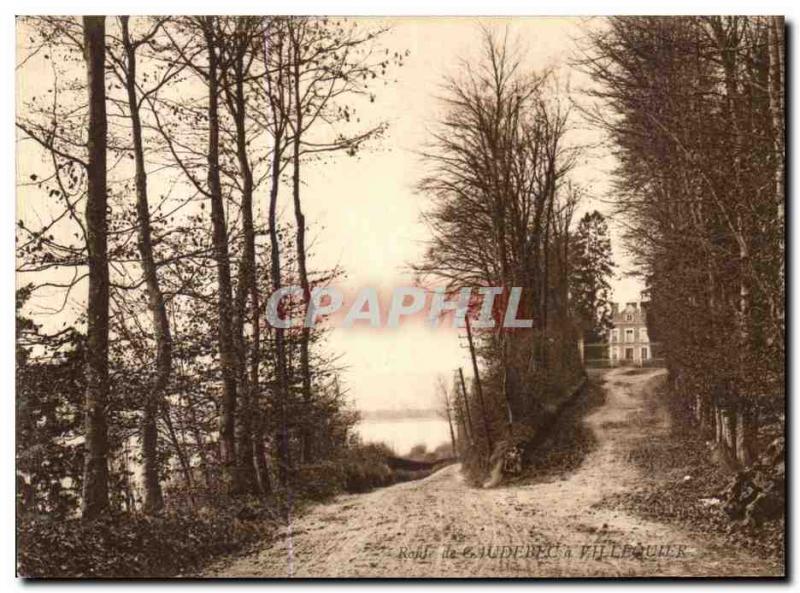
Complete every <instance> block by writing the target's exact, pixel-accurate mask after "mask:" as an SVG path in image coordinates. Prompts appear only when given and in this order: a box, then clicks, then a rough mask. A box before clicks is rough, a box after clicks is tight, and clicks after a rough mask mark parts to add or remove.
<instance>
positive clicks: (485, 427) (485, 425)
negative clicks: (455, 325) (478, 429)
mask: <svg viewBox="0 0 800 593" xmlns="http://www.w3.org/2000/svg"><path fill="white" fill-rule="evenodd" d="M464 320H465V321H466V325H467V342H469V355H470V358H471V359H472V372H473V373H474V375H475V390H476V391H477V392H478V403H480V405H481V413H482V415H483V431H484V432H485V433H486V442H487V444H488V445H489V451H491V450H492V437H491V434H490V433H489V420H488V419H487V417H486V403H485V402H484V400H483V387H482V386H481V375H480V373H479V372H478V358H477V356H476V355H475V344H473V342H472V329H471V327H470V323H469V315H466V316H465V317H464ZM459 370H460V369H459ZM461 382H462V384H463V382H464V375H463V373H462V375H461Z"/></svg>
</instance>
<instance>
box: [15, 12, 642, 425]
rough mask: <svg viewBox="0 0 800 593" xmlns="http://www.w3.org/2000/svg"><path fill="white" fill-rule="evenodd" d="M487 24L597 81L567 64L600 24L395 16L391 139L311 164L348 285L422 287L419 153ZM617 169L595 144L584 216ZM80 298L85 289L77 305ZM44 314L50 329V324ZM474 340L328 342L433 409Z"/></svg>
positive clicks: (322, 254) (309, 179)
mask: <svg viewBox="0 0 800 593" xmlns="http://www.w3.org/2000/svg"><path fill="white" fill-rule="evenodd" d="M364 20H367V19H364ZM382 20H384V21H385V19H382ZM481 22H482V23H484V24H487V25H488V26H490V27H493V28H497V29H498V30H502V28H503V27H505V26H508V29H509V34H510V37H511V38H512V39H513V38H516V39H517V40H518V42H519V43H520V44H521V46H522V47H523V48H525V49H526V56H527V57H526V60H525V64H526V65H527V67H529V68H532V69H535V70H541V69H544V68H556V69H557V71H558V76H559V79H560V80H561V81H562V84H564V88H567V86H568V87H569V89H570V93H571V94H570V96H571V97H572V98H573V99H574V100H576V101H580V100H581V95H580V89H581V88H583V87H586V86H587V85H588V84H589V82H588V81H587V80H586V79H585V78H584V77H583V76H582V75H581V74H580V73H579V72H576V71H573V70H571V69H570V68H569V67H568V65H567V62H568V60H569V58H570V56H572V55H573V53H574V51H575V39H577V38H580V37H581V36H582V35H583V34H584V30H585V27H588V26H596V25H597V23H596V22H591V23H587V22H584V21H583V20H582V19H578V18H555V17H549V18H542V17H537V18H514V19H508V20H507V19H497V18H493V19H480V20H478V19H474V18H466V17H464V18H453V17H449V18H401V19H392V20H390V21H388V23H389V24H390V25H391V26H392V29H391V31H390V32H389V33H388V34H387V35H386V36H385V37H384V39H383V44H384V45H385V46H387V47H388V48H389V50H390V51H399V52H404V51H406V50H408V52H409V55H408V57H407V58H405V60H404V66H403V67H402V68H399V69H398V68H395V69H392V70H391V72H390V74H391V75H390V77H389V78H390V79H396V82H390V83H389V84H388V85H387V86H381V87H376V95H377V97H376V102H375V103H374V104H370V105H368V108H365V109H364V111H363V114H362V115H363V117H364V120H365V122H372V121H386V122H388V124H389V128H388V131H387V133H386V135H385V136H384V138H383V139H382V140H381V141H380V142H379V143H377V144H376V145H374V146H373V147H372V148H371V149H369V150H365V151H363V152H362V153H361V154H360V155H359V157H357V158H348V157H338V158H336V159H334V160H332V161H330V162H328V163H325V164H321V165H310V166H308V167H306V169H305V171H304V174H303V177H304V184H305V185H304V188H303V202H304V208H305V211H306V218H307V221H308V223H309V225H310V227H311V230H310V237H309V240H310V241H312V244H313V252H314V256H313V258H314V259H313V260H312V262H311V267H312V268H313V267H320V268H321V267H329V266H332V265H336V264H338V265H339V266H341V268H342V269H343V270H344V271H345V273H346V274H347V278H346V280H345V282H344V285H345V288H348V289H351V290H357V289H358V288H360V287H362V286H375V287H379V288H384V289H386V288H392V287H394V286H399V285H406V284H410V283H411V278H410V274H409V273H408V271H407V270H408V265H409V264H411V263H414V262H418V261H419V260H420V258H421V256H422V253H423V250H424V241H425V239H426V237H427V229H426V227H425V225H424V224H423V223H422V221H421V213H422V212H423V211H424V209H425V208H426V199H425V196H422V195H417V194H416V193H415V191H414V189H413V188H414V184H415V183H416V181H417V180H418V179H419V178H420V176H421V174H422V171H423V170H424V165H423V163H422V162H421V160H420V157H419V156H418V153H417V152H416V151H418V150H419V149H420V148H421V147H422V145H423V143H424V142H425V140H426V138H427V134H426V129H427V128H428V127H429V126H430V124H431V123H432V122H433V121H435V119H436V118H437V115H438V114H439V113H440V105H439V104H438V102H437V101H436V99H435V96H436V94H437V91H438V86H439V85H440V84H441V82H442V80H443V77H444V76H445V75H447V74H455V73H457V70H458V66H459V61H460V59H462V58H465V59H476V58H477V56H478V46H479V42H480V31H479V24H480V23H481ZM364 24H367V23H364ZM48 73H49V70H48V71H43V72H42V76H41V77H40V76H34V75H32V69H31V68H27V69H22V70H20V71H18V73H17V83H18V105H19V101H20V100H22V99H23V98H25V97H28V96H31V95H33V94H37V93H41V92H42V89H43V88H46V87H47V85H48V84H50V78H49V76H48ZM575 125H576V127H577V128H578V129H577V130H576V131H575V132H573V133H572V134H571V136H570V141H571V142H577V143H584V142H588V141H592V140H596V139H597V135H596V133H593V132H591V131H588V130H585V129H580V128H581V127H584V126H585V124H583V123H582V122H581V120H580V117H579V116H576V118H575ZM21 146H23V148H22V149H21V150H20V152H18V168H17V175H18V181H25V180H26V179H28V176H29V174H30V170H31V168H30V167H29V166H28V162H29V161H31V162H33V160H34V152H32V149H33V147H31V146H25V145H21ZM37 160H38V159H37ZM612 166H613V160H611V159H610V158H609V157H608V156H607V155H604V154H603V153H602V151H600V152H598V151H596V150H595V151H592V152H591V153H588V154H587V155H586V157H585V158H583V159H581V161H580V165H579V168H578V170H577V171H576V172H575V175H574V178H575V179H576V180H577V181H578V182H579V183H581V184H583V185H585V186H586V187H587V189H588V190H589V195H590V196H592V197H593V198H594V199H593V200H590V201H587V202H586V203H585V204H583V206H582V207H581V210H580V211H579V213H578V214H581V213H582V212H583V211H585V210H586V209H593V208H597V209H599V210H601V211H607V210H608V207H607V205H606V204H605V203H604V200H605V199H607V198H608V196H607V192H608V181H609V170H610V168H611V167H612ZM263 191H264V190H262V193H263ZM43 193H44V192H38V191H33V192H29V191H27V190H25V189H22V190H20V191H19V192H18V196H17V201H18V216H17V218H21V217H33V218H32V220H36V216H37V213H38V214H39V215H40V216H41V213H42V211H43V210H46V208H47V206H46V205H45V204H43V203H38V202H37V200H41V199H42V198H43V196H42V194H43ZM257 198H258V199H261V198H264V196H263V195H262V196H257ZM282 199H283V201H284V203H283V208H284V209H285V212H284V216H291V209H290V206H289V203H288V201H287V200H288V196H287V194H286V192H284V193H283V196H282ZM43 218H46V217H43ZM612 230H613V231H614V235H615V236H614V237H612V241H613V244H614V250H615V257H616V260H617V263H618V266H619V267H618V271H619V272H625V271H627V264H626V261H625V257H624V254H623V250H622V248H621V245H620V241H619V240H618V239H617V238H616V235H617V234H618V233H617V229H616V228H614V227H612ZM614 288H615V298H616V300H622V301H624V300H633V299H637V298H638V293H639V289H640V288H639V286H638V284H637V283H636V282H635V281H632V280H629V279H628V280H623V279H620V278H618V279H616V280H615V281H614ZM84 292H85V291H84ZM80 294H81V292H77V293H76V298H77V299H78V300H79V299H80ZM54 298H56V297H55V296H54ZM38 304H39V305H41V304H42V301H41V300H40V301H39V303H38ZM37 320H38V321H44V322H45V323H46V324H48V321H47V320H46V319H41V320H40V319H37ZM52 321H53V320H52V319H51V320H50V322H52ZM463 342H464V340H463V338H461V337H460V336H459V334H458V332H456V331H455V330H452V329H439V330H432V329H428V328H425V327H420V326H415V325H405V326H403V327H401V328H399V329H385V330H372V329H363V328H360V329H335V330H333V331H332V332H331V336H330V341H329V343H330V346H331V348H332V350H333V351H335V352H337V353H340V354H341V356H342V358H341V363H342V364H343V365H345V366H346V371H345V374H344V384H345V385H346V386H347V387H348V389H349V393H350V395H351V396H352V398H353V400H354V402H355V404H356V405H357V407H359V408H361V409H375V408H402V407H414V408H418V407H431V406H432V405H433V394H434V382H435V380H436V376H437V374H442V375H444V376H445V377H446V379H447V381H448V384H449V382H450V380H451V378H452V373H453V371H454V369H456V368H458V367H459V366H463V367H464V370H465V373H467V375H471V374H472V373H471V371H469V368H470V365H469V358H468V352H467V351H466V349H465V348H464V347H463Z"/></svg>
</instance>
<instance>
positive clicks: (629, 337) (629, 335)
mask: <svg viewBox="0 0 800 593" xmlns="http://www.w3.org/2000/svg"><path fill="white" fill-rule="evenodd" d="M625 341H626V342H633V341H634V339H633V328H630V329H626V330H625Z"/></svg>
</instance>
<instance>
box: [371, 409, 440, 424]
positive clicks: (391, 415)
mask: <svg viewBox="0 0 800 593" xmlns="http://www.w3.org/2000/svg"><path fill="white" fill-rule="evenodd" d="M360 414H361V421H362V422H371V421H372V422H375V421H397V420H441V418H440V417H439V414H438V413H437V412H436V410H433V409H418V410H362V411H361V412H360Z"/></svg>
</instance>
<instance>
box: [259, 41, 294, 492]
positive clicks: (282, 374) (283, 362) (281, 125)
mask: <svg viewBox="0 0 800 593" xmlns="http://www.w3.org/2000/svg"><path fill="white" fill-rule="evenodd" d="M279 41H280V37H279ZM276 55H277V61H278V64H277V68H276V73H277V74H276V76H277V84H278V88H277V89H276V88H274V86H273V84H272V82H271V78H270V76H267V77H266V79H267V93H268V95H269V100H270V108H271V110H272V118H273V126H274V130H273V133H274V146H273V148H272V163H271V169H272V170H271V179H270V190H269V214H268V224H269V243H270V283H271V287H272V291H273V292H275V291H277V290H279V289H280V288H281V285H282V284H283V281H282V279H281V248H280V238H279V236H278V215H277V214H278V189H279V188H280V181H281V161H282V158H283V143H284V134H285V131H286V120H285V112H284V108H285V105H284V103H283V97H284V87H283V81H284V79H283V76H284V73H283V70H284V67H285V65H284V61H283V55H284V54H283V45H282V43H279V44H278V45H277V54H276ZM264 62H265V63H266V64H269V63H270V45H269V37H267V39H266V40H265V43H264ZM273 331H274V332H275V333H274V335H275V378H276V383H277V399H278V406H277V408H278V414H279V416H280V429H279V434H278V443H279V444H278V479H279V480H280V482H281V484H283V485H284V486H285V485H287V484H288V482H289V468H290V466H291V459H290V455H289V432H288V427H287V418H286V405H287V403H288V401H289V372H288V363H287V358H286V334H285V332H284V329H283V328H282V327H274V328H273ZM261 438H262V440H263V435H262V437H261Z"/></svg>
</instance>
